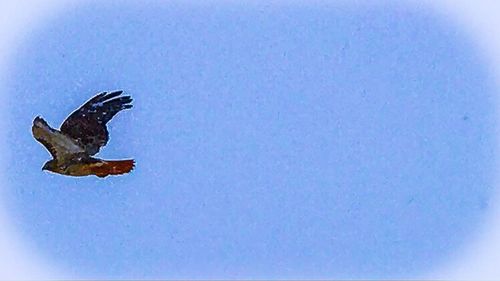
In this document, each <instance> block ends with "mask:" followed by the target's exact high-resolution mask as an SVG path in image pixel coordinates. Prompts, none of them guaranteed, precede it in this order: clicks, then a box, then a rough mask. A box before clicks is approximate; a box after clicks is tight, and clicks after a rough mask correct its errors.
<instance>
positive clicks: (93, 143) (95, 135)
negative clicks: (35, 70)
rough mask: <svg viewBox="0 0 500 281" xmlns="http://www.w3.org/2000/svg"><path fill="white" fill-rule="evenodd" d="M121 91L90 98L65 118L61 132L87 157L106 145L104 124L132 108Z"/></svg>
mask: <svg viewBox="0 0 500 281" xmlns="http://www.w3.org/2000/svg"><path fill="white" fill-rule="evenodd" d="M122 93H123V91H115V92H111V93H108V92H102V93H100V94H98V95H96V96H95V97H93V98H91V99H90V100H89V101H87V102H86V103H85V104H84V105H82V106H81V107H80V108H79V109H77V110H76V111H75V112H73V113H71V115H69V116H68V118H66V120H65V121H64V122H63V124H62V125H61V132H62V133H64V134H66V135H68V136H69V137H71V138H73V139H75V140H76V141H77V142H78V144H79V145H80V146H81V147H83V148H84V149H85V151H86V153H87V154H88V155H94V154H96V153H97V152H99V149H100V148H101V147H103V146H105V145H106V143H108V139H109V136H108V130H107V128H106V123H108V122H109V120H111V118H113V116H115V115H116V114H117V113H118V112H120V111H121V110H123V109H128V108H131V107H132V104H130V103H131V102H132V98H131V97H130V96H121V97H120V95H121V94H122Z"/></svg>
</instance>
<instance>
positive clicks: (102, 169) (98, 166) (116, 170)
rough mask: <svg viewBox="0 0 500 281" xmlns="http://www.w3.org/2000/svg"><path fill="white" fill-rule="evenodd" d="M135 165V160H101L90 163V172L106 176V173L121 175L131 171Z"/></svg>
mask: <svg viewBox="0 0 500 281" xmlns="http://www.w3.org/2000/svg"><path fill="white" fill-rule="evenodd" d="M134 167H135V161H134V160H133V159H130V160H103V161H102V162H98V163H95V164H92V167H91V172H92V174H94V175H96V176H98V177H101V178H103V177H106V176H108V175H121V174H125V173H128V172H130V171H132V169H134Z"/></svg>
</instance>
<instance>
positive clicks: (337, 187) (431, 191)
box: [4, 2, 496, 279]
mask: <svg viewBox="0 0 500 281" xmlns="http://www.w3.org/2000/svg"><path fill="white" fill-rule="evenodd" d="M15 62H16V64H15V65H12V68H11V69H12V71H11V73H10V76H9V77H8V78H9V80H8V84H7V94H8V95H9V97H10V106H9V107H10V111H9V112H8V116H9V119H8V120H7V123H9V124H10V129H9V136H10V137H9V140H10V145H11V146H12V151H11V154H10V155H9V156H8V157H9V159H11V161H10V163H11V165H10V167H9V168H8V173H7V174H8V175H9V176H8V181H9V183H10V185H8V188H7V189H6V190H5V191H4V194H5V199H4V201H5V202H6V204H7V206H8V209H9V211H10V215H11V216H12V218H13V219H12V220H13V221H16V227H17V229H18V231H19V233H20V235H21V236H22V237H24V239H25V241H26V243H28V244H29V245H31V246H32V247H33V249H34V250H36V251H37V252H38V253H39V254H40V255H42V256H43V257H45V258H46V259H47V260H50V261H52V262H53V263H54V264H55V265H57V266H59V267H60V268H61V269H63V270H65V271H66V272H68V273H69V274H72V275H74V276H78V277H108V278H111V277H113V278H141V277H143V278H154V277H160V278H204V279H207V278H281V279H283V278H358V277H360V278H363V277H364V278H367V277H371V278H373V277H375V278H377V277H381V278H390V277H413V276H419V275H420V274H425V272H428V271H430V270H433V269H435V268H436V267H438V266H439V265H440V264H442V263H444V262H445V261H446V260H447V259H449V258H450V257H451V256H452V255H453V254H454V253H457V251H459V250H460V249H461V247H463V246H464V245H465V244H466V243H467V242H468V241H469V239H471V238H472V235H474V233H475V231H476V229H477V227H478V226H479V225H480V223H481V221H482V218H483V217H484V215H485V213H486V212H487V211H488V206H489V200H490V197H491V194H492V191H493V174H492V173H493V164H494V156H495V150H494V144H495V141H496V138H495V136H494V135H493V134H492V132H493V131H494V128H495V127H496V122H495V113H496V112H495V111H494V107H493V95H494V94H495V92H494V91H493V87H492V86H493V84H492V78H491V76H490V74H488V73H487V72H486V70H487V69H486V67H485V66H484V61H483V59H482V57H481V56H480V53H479V52H478V50H477V49H476V48H475V47H474V45H473V42H471V41H469V38H467V37H466V36H465V34H464V33H463V32H462V31H461V30H459V29H457V28H456V27H454V26H453V25H451V24H449V23H447V22H445V21H444V20H442V19H440V18H439V17H437V16H436V15H434V14H432V13H430V12H429V11H424V10H416V9H411V7H403V6H379V7H371V8H369V9H368V8H363V7H359V6H324V5H323V6H321V5H320V6H313V5H311V6H307V5H293V4H287V5H285V4H283V5H275V6H273V5H265V4H253V5H243V4H216V3H213V4H210V5H194V4H191V5H188V4H179V3H177V4H169V5H167V4H164V5H144V6H141V5H139V4H136V5H134V4H130V5H123V4H122V5H118V4H116V5H114V4H112V3H111V2H109V4H107V5H102V4H92V5H89V6H85V7H80V8H78V9H74V10H70V11H67V12H66V13H65V14H64V15H62V16H61V17H60V18H57V19H54V20H53V21H51V22H47V23H46V24H45V25H43V26H40V27H39V29H38V30H34V31H33V32H32V34H31V35H30V37H28V38H27V40H26V41H25V43H24V45H23V46H22V48H20V49H19V50H18V52H17V54H16V59H15ZM114 89H123V90H125V91H126V92H127V93H128V94H130V95H132V96H133V98H134V108H133V109H132V110H129V111H125V112H122V113H120V114H118V115H117V116H116V117H115V118H114V119H113V120H112V121H111V122H110V134H111V139H110V142H109V143H108V146H107V147H106V148H105V149H104V150H102V152H101V153H100V154H99V156H101V157H102V158H111V159H119V158H130V157H133V158H135V159H136V161H137V168H136V170H135V171H134V172H133V173H131V174H129V175H126V176H122V177H114V178H106V179H105V180H102V179H98V178H95V177H87V178H70V177H62V176H58V175H53V174H47V173H45V172H42V171H41V167H42V165H43V163H44V162H45V161H46V160H47V159H48V157H49V155H48V153H47V152H46V151H45V150H44V148H43V147H42V146H41V145H40V144H38V143H37V142H35V141H34V140H33V139H32V137H31V130H30V126H31V122H32V119H33V118H34V117H35V116H37V115H42V116H43V117H44V118H45V119H46V120H47V121H48V122H49V124H51V125H53V126H55V127H58V126H59V125H60V124H61V123H62V121H63V120H64V118H65V117H66V116H67V115H68V114H69V113H70V112H72V111H73V110H74V109H75V108H77V107H78V106H80V105H81V103H83V102H84V101H85V100H87V99H88V98H90V97H91V96H92V95H93V94H95V93H97V92H100V91H103V90H114Z"/></svg>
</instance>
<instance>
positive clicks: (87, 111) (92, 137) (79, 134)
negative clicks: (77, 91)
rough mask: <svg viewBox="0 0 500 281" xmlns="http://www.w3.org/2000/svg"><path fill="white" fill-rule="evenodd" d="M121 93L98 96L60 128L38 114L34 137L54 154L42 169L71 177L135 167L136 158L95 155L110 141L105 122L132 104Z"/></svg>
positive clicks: (121, 170) (120, 170) (104, 174)
mask: <svg viewBox="0 0 500 281" xmlns="http://www.w3.org/2000/svg"><path fill="white" fill-rule="evenodd" d="M121 93H122V91H117V92H111V93H109V94H108V93H106V92H104V93H101V94H98V95H96V96H95V97H93V98H92V99H90V100H89V101H88V102H86V103H85V104H84V105H83V106H82V107H80V108H79V109H78V110H76V111H75V112H73V113H72V114H71V115H70V116H69V117H68V118H66V120H65V121H64V122H63V124H62V125H61V129H60V130H56V129H53V128H51V127H50V126H49V125H48V124H47V122H46V121H45V120H43V119H42V118H41V117H36V118H35V120H33V127H32V132H33V136H34V137H35V139H36V140H37V141H39V142H40V143H41V144H43V145H44V146H45V147H46V148H47V150H49V152H50V154H51V155H52V157H53V159H52V160H50V161H48V162H46V163H45V165H44V166H43V168H42V169H43V170H49V171H51V172H54V173H58V174H62V175H68V176H88V175H96V176H98V177H106V176H108V175H119V174H124V173H128V172H130V171H131V170H132V169H133V168H134V160H131V159H130V160H102V159H98V158H94V157H92V156H93V155H95V154H97V153H98V152H99V149H100V148H101V147H102V146H104V145H106V143H107V142H108V139H109V136H108V131H107V128H106V123H107V122H109V120H111V118H113V116H114V115H115V114H117V113H118V112H119V111H121V110H123V109H128V108H131V107H132V105H131V104H130V103H131V102H132V99H131V98H130V97H129V96H123V97H118V96H119V95H120V94H121Z"/></svg>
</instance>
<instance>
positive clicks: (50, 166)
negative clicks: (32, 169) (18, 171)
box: [42, 159, 56, 171]
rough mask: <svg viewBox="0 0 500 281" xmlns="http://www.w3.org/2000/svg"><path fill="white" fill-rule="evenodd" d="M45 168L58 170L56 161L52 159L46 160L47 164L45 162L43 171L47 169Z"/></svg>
mask: <svg viewBox="0 0 500 281" xmlns="http://www.w3.org/2000/svg"><path fill="white" fill-rule="evenodd" d="M45 170H47V171H55V170H56V161H54V160H53V159H52V160H50V161H47V162H45V164H43V167H42V171H45Z"/></svg>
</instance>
